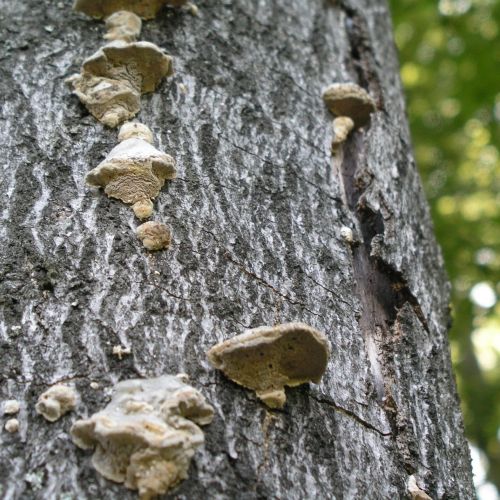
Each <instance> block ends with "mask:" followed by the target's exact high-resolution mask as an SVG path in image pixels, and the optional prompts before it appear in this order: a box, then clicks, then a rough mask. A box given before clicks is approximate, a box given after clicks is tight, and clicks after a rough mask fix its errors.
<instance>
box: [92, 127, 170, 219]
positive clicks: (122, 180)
mask: <svg viewBox="0 0 500 500" xmlns="http://www.w3.org/2000/svg"><path fill="white" fill-rule="evenodd" d="M118 139H119V140H120V141H121V142H120V143H119V144H118V145H117V146H115V147H114V148H113V149H112V150H111V151H110V153H109V154H108V156H106V158H105V159H104V161H102V162H101V163H100V164H99V165H98V166H97V167H96V168H94V169H93V170H91V171H90V172H89V173H88V174H87V177H86V181H87V183H88V184H89V185H91V186H96V187H102V188H104V192H105V193H106V194H107V195H108V196H110V197H111V198H117V199H119V200H121V201H123V202H124V203H127V204H130V205H132V210H133V211H134V214H135V215H136V216H137V217H138V218H139V219H147V218H148V217H150V216H151V215H152V213H153V202H152V201H151V200H152V199H154V198H156V196H158V193H159V192H160V190H161V188H162V187H163V185H164V184H165V181H166V180H168V179H174V178H175V176H176V175H177V172H176V170H175V161H174V159H173V158H172V157H171V156H170V155H168V154H166V153H163V152H162V151H159V150H158V149H156V148H155V147H154V146H153V145H152V144H151V142H152V140H153V134H152V132H151V130H150V129H149V128H148V127H147V126H146V125H143V124H142V123H136V122H132V123H125V124H124V125H122V127H121V129H120V133H119V135H118Z"/></svg>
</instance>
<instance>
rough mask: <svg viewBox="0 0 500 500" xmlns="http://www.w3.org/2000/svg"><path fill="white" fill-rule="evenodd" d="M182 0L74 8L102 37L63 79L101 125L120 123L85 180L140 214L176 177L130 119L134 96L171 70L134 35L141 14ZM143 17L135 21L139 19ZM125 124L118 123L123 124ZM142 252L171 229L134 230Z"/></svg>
mask: <svg viewBox="0 0 500 500" xmlns="http://www.w3.org/2000/svg"><path fill="white" fill-rule="evenodd" d="M185 3H186V2H185V1H183V0H76V1H75V3H74V5H73V9H74V10H77V11H80V12H83V13H85V14H87V15H89V16H91V17H94V18H97V19H104V21H105V25H106V29H107V33H106V34H105V35H104V39H105V40H107V41H108V43H107V44H106V45H104V46H103V47H101V48H100V49H99V50H98V51H97V52H95V53H94V54H93V55H91V56H90V57H88V58H87V59H86V60H85V61H84V62H83V64H82V67H81V70H80V73H78V74H75V75H73V76H71V77H69V78H68V79H67V83H68V84H69V85H70V86H71V87H72V88H73V93H74V94H76V95H77V96H78V98H79V99H80V101H81V102H82V103H83V104H84V105H85V107H86V108H87V109H88V110H89V112H90V113H91V114H92V115H93V116H94V117H95V118H96V119H97V120H99V121H100V122H101V123H103V124H104V125H106V126H108V127H112V128H113V127H117V126H118V125H120V124H122V126H121V128H120V131H119V134H118V140H119V144H118V145H117V146H116V147H114V148H113V149H112V150H111V152H110V153H109V154H108V155H107V157H106V158H105V160H104V161H102V162H101V163H100V164H99V165H98V166H97V167H96V168H94V169H93V170H92V171H90V172H89V173H88V174H87V177H86V180H87V183H88V184H89V185H91V186H96V187H102V188H104V191H105V193H106V194H107V195H108V196H110V197H112V198H117V199H119V200H121V201H123V202H124V203H127V204H129V205H132V210H133V211H134V214H135V215H136V216H137V217H138V218H139V219H147V218H149V217H151V215H152V214H153V202H152V200H153V199H154V198H156V196H158V194H159V192H160V190H161V188H162V187H163V185H164V184H165V181H166V180H168V179H173V178H175V176H176V170H175V161H174V159H173V158H172V157H171V156H169V155H167V154H165V153H163V152H161V151H159V150H157V149H156V148H155V147H154V146H153V134H152V132H151V130H150V129H149V128H148V127H147V126H146V125H143V124H141V123H131V122H129V121H128V120H130V119H131V118H133V117H134V116H135V115H136V114H137V113H138V112H139V111H140V109H141V95H142V94H144V93H147V92H153V91H154V90H155V89H156V88H157V87H158V85H159V84H160V82H161V81H162V80H163V78H165V77H167V76H170V75H172V74H173V72H174V71H173V60H172V58H171V57H170V56H169V55H168V54H166V53H165V52H164V50H163V49H161V48H160V47H158V46H157V45H155V44H154V43H150V42H144V41H137V38H138V37H139V35H140V33H141V28H142V19H152V18H154V17H155V16H156V14H157V12H158V11H159V10H160V8H161V7H162V6H163V5H171V6H174V7H179V6H181V5H183V4H185ZM141 18H142V19H141ZM124 122H125V123H124ZM137 236H138V238H139V239H140V240H141V241H142V242H143V244H144V246H145V247H146V248H147V249H149V250H160V249H163V248H166V247H168V246H169V244H170V241H171V234H170V230H169V228H168V227H167V226H165V225H164V224H161V223H159V222H148V223H146V224H142V225H141V226H139V228H137Z"/></svg>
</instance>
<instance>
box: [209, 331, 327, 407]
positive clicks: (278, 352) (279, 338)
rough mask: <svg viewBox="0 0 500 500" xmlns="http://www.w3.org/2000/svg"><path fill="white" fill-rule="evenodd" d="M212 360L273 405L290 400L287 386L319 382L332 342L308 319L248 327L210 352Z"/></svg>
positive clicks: (269, 404)
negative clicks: (308, 323)
mask: <svg viewBox="0 0 500 500" xmlns="http://www.w3.org/2000/svg"><path fill="white" fill-rule="evenodd" d="M207 356H208V360H209V361H210V363H211V364H212V365H213V366H214V367H215V368H218V369H219V370H222V371H223V372H224V374H225V375H226V376H227V377H229V378H230V379H231V380H233V381H234V382H236V383H237V384H239V385H242V386H243V387H247V388H248V389H253V390H254V391H255V392H256V394H257V397H259V398H260V399H261V400H262V401H263V402H264V403H265V404H266V405H267V406H269V407H270V408H282V407H283V406H284V404H285V402H286V395H285V389H284V387H285V386H286V385H287V386H289V387H294V386H297V385H301V384H304V383H306V382H314V383H316V384H318V383H319V382H320V380H321V377H322V376H323V373H324V372H325V369H326V365H327V363H328V359H329V356H330V346H329V343H328V340H327V339H326V337H325V335H323V334H322V333H320V332H318V331H317V330H315V329H314V328H312V327H310V326H308V325H305V324H304V323H285V324H281V325H277V326H272V327H269V326H262V327H260V328H254V329H252V330H248V331H246V332H245V333H243V334H241V335H237V336H236V337H233V338H231V339H229V340H226V341H225V342H221V343H220V344H217V345H215V346H214V347H212V348H211V349H210V350H209V351H208V352H207Z"/></svg>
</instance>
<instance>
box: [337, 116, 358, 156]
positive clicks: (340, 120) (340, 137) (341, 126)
mask: <svg viewBox="0 0 500 500" xmlns="http://www.w3.org/2000/svg"><path fill="white" fill-rule="evenodd" d="M332 128H333V140H332V148H333V149H335V148H336V147H338V145H339V144H342V143H343V142H344V141H345V140H346V139H347V136H348V135H349V132H350V131H351V130H352V129H353V128H354V122H353V121H352V120H351V118H349V117H348V116H339V117H337V118H335V120H333V122H332Z"/></svg>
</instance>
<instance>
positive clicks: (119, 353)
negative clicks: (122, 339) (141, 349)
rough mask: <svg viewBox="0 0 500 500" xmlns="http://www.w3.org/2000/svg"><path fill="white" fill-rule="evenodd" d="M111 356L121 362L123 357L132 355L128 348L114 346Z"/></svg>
mask: <svg viewBox="0 0 500 500" xmlns="http://www.w3.org/2000/svg"><path fill="white" fill-rule="evenodd" d="M113 354H114V355H115V356H116V357H117V358H118V359H119V360H120V361H121V360H122V359H123V356H128V355H129V354H132V350H131V349H130V347H125V348H124V347H122V346H121V345H115V346H113Z"/></svg>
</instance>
